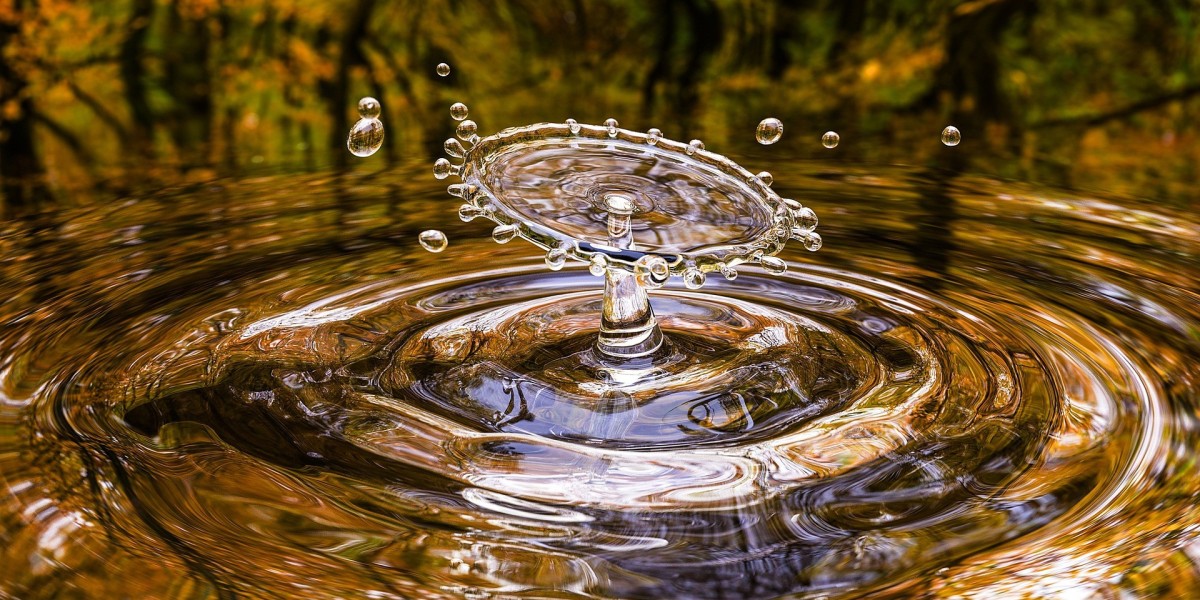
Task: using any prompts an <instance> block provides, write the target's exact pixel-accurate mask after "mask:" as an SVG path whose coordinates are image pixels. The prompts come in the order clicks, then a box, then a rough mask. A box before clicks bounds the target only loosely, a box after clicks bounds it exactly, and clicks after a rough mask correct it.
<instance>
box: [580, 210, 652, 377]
mask: <svg viewBox="0 0 1200 600" xmlns="http://www.w3.org/2000/svg"><path fill="white" fill-rule="evenodd" d="M604 200H605V204H606V208H607V209H608V243H609V245H610V246H613V247H615V248H619V249H621V250H631V249H633V227H632V220H633V207H634V204H633V200H632V199H630V198H629V197H628V196H623V195H621V194H610V195H608V196H606V197H605V198H604ZM662 341H663V338H662V330H660V329H659V327H658V319H655V318H654V309H652V308H651V307H650V297H649V295H648V294H647V293H646V288H645V286H643V285H642V284H641V283H640V282H639V281H638V278H637V275H635V274H633V273H631V272H629V271H627V270H625V269H622V268H620V267H618V266H615V265H609V266H608V268H607V270H606V271H605V273H604V307H603V309H602V311H601V315H600V335H599V337H598V338H597V340H596V349H597V350H599V351H600V352H603V353H604V354H607V355H609V356H613V357H618V358H634V357H638V356H646V355H649V354H651V353H653V352H654V351H655V350H658V349H659V347H661V346H662Z"/></svg>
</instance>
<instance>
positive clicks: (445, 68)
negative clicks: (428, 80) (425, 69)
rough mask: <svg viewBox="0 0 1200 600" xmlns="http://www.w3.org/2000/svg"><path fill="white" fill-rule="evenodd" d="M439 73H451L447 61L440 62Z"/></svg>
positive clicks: (444, 74)
mask: <svg viewBox="0 0 1200 600" xmlns="http://www.w3.org/2000/svg"><path fill="white" fill-rule="evenodd" d="M437 74H438V75H441V76H442V77H445V76H447V75H449V74H450V65H448V64H446V63H438V66H437Z"/></svg>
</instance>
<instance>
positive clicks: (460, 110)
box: [450, 102, 467, 121]
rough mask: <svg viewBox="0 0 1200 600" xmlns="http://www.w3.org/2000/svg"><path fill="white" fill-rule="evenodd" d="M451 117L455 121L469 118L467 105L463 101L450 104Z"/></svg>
mask: <svg viewBox="0 0 1200 600" xmlns="http://www.w3.org/2000/svg"><path fill="white" fill-rule="evenodd" d="M450 118H451V119H454V120H455V121H461V120H463V119H465V118H467V105H466V104H463V103H462V102H455V103H454V104H451V105H450Z"/></svg>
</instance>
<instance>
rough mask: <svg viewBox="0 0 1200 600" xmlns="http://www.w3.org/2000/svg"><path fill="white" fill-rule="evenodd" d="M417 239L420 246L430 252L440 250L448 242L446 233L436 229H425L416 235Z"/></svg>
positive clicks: (443, 248) (444, 247)
mask: <svg viewBox="0 0 1200 600" xmlns="http://www.w3.org/2000/svg"><path fill="white" fill-rule="evenodd" d="M417 241H418V242H420V243H421V247H422V248H424V249H426V250H428V251H430V252H435V253H436V252H441V251H442V250H445V249H446V246H447V245H448V242H447V241H446V234H444V233H442V232H441V231H438V230H437V229H426V230H425V231H422V232H421V235H419V236H417Z"/></svg>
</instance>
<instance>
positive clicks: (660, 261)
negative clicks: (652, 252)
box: [646, 256, 671, 280]
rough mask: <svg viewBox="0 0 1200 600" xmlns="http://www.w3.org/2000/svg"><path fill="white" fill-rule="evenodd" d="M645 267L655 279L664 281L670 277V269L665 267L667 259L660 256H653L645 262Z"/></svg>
mask: <svg viewBox="0 0 1200 600" xmlns="http://www.w3.org/2000/svg"><path fill="white" fill-rule="evenodd" d="M646 263H647V264H646V266H647V268H649V270H650V274H651V275H653V276H654V278H655V279H662V280H666V278H667V277H669V276H670V275H671V267H670V266H669V265H667V259H665V258H663V257H661V256H653V257H651V258H650V259H649V260H648V261H646Z"/></svg>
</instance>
